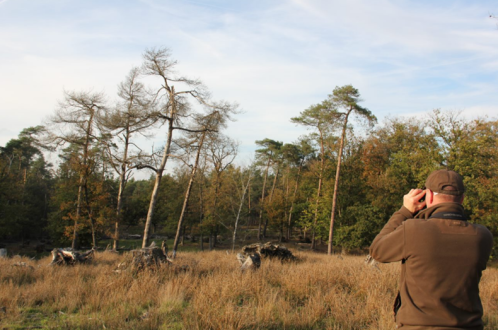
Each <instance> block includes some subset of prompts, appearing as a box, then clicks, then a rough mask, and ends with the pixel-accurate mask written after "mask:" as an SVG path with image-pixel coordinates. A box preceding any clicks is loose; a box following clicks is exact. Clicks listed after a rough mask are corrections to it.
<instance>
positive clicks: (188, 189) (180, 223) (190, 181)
mask: <svg viewBox="0 0 498 330" xmlns="http://www.w3.org/2000/svg"><path fill="white" fill-rule="evenodd" d="M206 132H207V131H204V132H202V136H201V140H200V141H199V149H198V150H197V155H196V156H195V163H194V167H193V169H192V173H191V175H190V180H189V183H188V187H187V191H186V192H185V199H184V200H183V207H182V212H181V214H180V219H179V220H178V227H177V229H176V236H175V242H174V243H173V252H172V257H173V258H175V257H176V250H177V248H178V239H179V236H180V229H181V228H182V224H183V220H184V218H185V212H186V211H187V206H188V200H189V198H190V191H191V190H192V185H193V184H194V180H195V172H196V171H197V166H198V164H199V156H200V154H201V150H202V145H203V144H204V138H205V137H206Z"/></svg>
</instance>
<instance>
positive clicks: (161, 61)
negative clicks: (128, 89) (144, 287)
mask: <svg viewBox="0 0 498 330" xmlns="http://www.w3.org/2000/svg"><path fill="white" fill-rule="evenodd" d="M176 64H177V62H176V61H174V60H172V59H171V55H170V52H169V50H168V49H166V48H162V49H150V50H147V51H146V52H145V54H144V63H143V66H142V71H143V73H144V74H146V75H150V76H155V77H158V78H160V80H161V85H160V87H159V88H158V91H157V93H156V95H155V97H156V99H158V100H160V99H162V100H164V102H163V105H162V106H161V107H160V108H161V109H160V110H159V111H158V112H157V113H156V115H157V116H158V118H160V119H161V120H163V121H165V122H167V125H168V133H167V138H166V144H165V146H164V150H163V153H162V158H161V162H160V164H159V165H158V166H151V165H146V164H139V165H138V166H137V168H149V169H151V170H153V171H154V172H155V174H156V179H155V183H154V188H153V190H152V195H151V199H150V204H149V211H148V213H147V218H146V222H145V229H144V237H143V242H142V247H146V246H147V245H148V243H149V234H150V226H151V224H152V217H153V215H154V209H155V206H156V202H157V198H158V192H159V187H160V184H161V179H162V176H163V173H164V170H165V168H166V163H167V161H168V159H169V157H170V156H171V144H172V142H173V131H174V130H182V131H191V130H189V129H188V128H187V126H186V124H185V123H184V121H185V120H187V119H188V118H192V117H193V116H195V113H194V111H193V108H192V105H191V104H190V102H189V100H190V99H194V100H196V101H198V102H199V103H200V104H201V105H202V106H204V107H207V108H210V109H215V110H217V111H218V112H219V114H220V116H221V115H222V116H221V118H223V119H224V120H226V119H227V118H229V116H228V114H229V113H230V112H232V113H233V112H234V111H235V106H233V105H229V104H227V103H219V104H217V105H215V106H212V105H210V104H209V102H208V99H209V94H208V93H207V91H206V89H205V87H204V85H203V84H202V83H201V82H200V81H198V80H191V79H187V78H185V77H181V76H177V75H176V74H175V73H174V67H175V66H176ZM172 83H178V84H181V85H183V86H186V89H185V90H182V91H177V90H176V89H175V86H173V85H172Z"/></svg>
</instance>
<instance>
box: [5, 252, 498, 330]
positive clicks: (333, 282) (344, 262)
mask: <svg viewBox="0 0 498 330" xmlns="http://www.w3.org/2000/svg"><path fill="white" fill-rule="evenodd" d="M296 254H297V256H298V257H299V259H300V261H299V262H296V263H286V264H282V263H280V262H279V261H270V260H264V261H263V263H262V265H261V268H260V269H259V270H258V271H255V272H252V271H249V272H246V273H241V272H240V270H239V265H238V262H237V261H236V259H235V255H234V254H227V253H226V252H220V251H213V252H196V253H193V252H188V253H187V252H181V253H179V254H178V257H177V258H176V260H175V265H177V266H188V267H176V266H169V267H165V268H163V269H160V270H159V271H155V272H153V271H150V272H142V273H140V274H138V275H137V274H133V273H132V272H126V271H125V272H122V273H116V272H114V271H113V270H114V269H115V268H116V267H117V265H118V264H119V263H120V262H123V261H125V260H127V255H126V254H124V255H117V254H114V253H111V252H102V253H97V255H96V259H95V260H94V262H93V263H92V264H88V265H77V266H74V267H48V266H47V265H48V264H49V263H50V258H48V257H47V258H45V259H41V260H39V261H35V260H30V259H27V258H23V259H4V260H0V288H1V290H0V308H1V307H5V310H6V312H5V313H2V312H0V324H1V325H2V326H3V327H4V328H7V329H16V328H18V329H22V328H28V327H39V328H44V329H104V328H107V329H394V324H393V320H392V309H391V306H392V302H393V299H394V296H395V294H396V291H397V289H396V288H397V281H398V275H399V265H397V264H392V265H380V270H381V271H378V270H377V269H375V268H372V267H368V266H366V265H365V264H364V263H363V257H353V256H350V257H344V258H343V259H340V258H338V257H336V256H333V257H328V256H326V255H323V254H316V253H312V252H297V253H296ZM18 261H23V262H26V263H27V264H28V265H30V266H32V267H34V269H30V268H27V267H17V266H12V264H13V263H14V262H18ZM481 292H482V293H481V296H482V299H483V305H484V308H485V316H484V319H485V321H486V322H487V323H488V324H487V329H496V328H498V270H497V269H494V268H493V269H489V270H486V271H485V272H484V275H483V279H482V283H481Z"/></svg>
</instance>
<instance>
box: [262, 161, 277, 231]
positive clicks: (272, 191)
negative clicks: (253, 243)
mask: <svg viewBox="0 0 498 330" xmlns="http://www.w3.org/2000/svg"><path fill="white" fill-rule="evenodd" d="M279 171H280V166H279V164H277V173H275V178H274V179H273V184H272V186H271V191H270V197H269V200H268V202H269V203H271V201H272V199H273V193H274V192H275V186H276V185H277V178H278V173H279ZM267 227H268V217H266V220H265V227H264V229H263V237H264V238H266V228H267Z"/></svg>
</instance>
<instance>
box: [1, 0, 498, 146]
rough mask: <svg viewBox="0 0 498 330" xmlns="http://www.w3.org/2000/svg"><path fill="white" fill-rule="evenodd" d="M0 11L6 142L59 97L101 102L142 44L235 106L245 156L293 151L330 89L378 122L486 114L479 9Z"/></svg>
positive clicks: (486, 40) (486, 51)
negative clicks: (305, 121) (266, 141)
mask: <svg viewBox="0 0 498 330" xmlns="http://www.w3.org/2000/svg"><path fill="white" fill-rule="evenodd" d="M0 4H1V5H2V12H0V47H2V49H3V50H4V51H3V52H2V53H1V54H0V77H1V79H0V90H2V91H5V92H4V93H3V94H2V97H1V98H0V112H1V116H2V119H4V120H3V121H4V122H5V121H8V122H9V124H8V127H9V129H10V130H11V131H12V134H13V136H12V137H15V136H17V134H18V132H19V131H20V130H21V129H22V128H24V127H27V126H33V125H37V124H39V123H40V121H41V120H42V118H43V117H45V116H47V115H48V114H50V113H51V112H52V111H53V109H54V108H55V106H56V104H57V100H59V99H61V97H62V91H63V89H64V88H66V89H68V90H88V89H91V88H93V89H94V90H97V91H100V90H104V91H105V92H106V94H107V95H109V96H110V98H113V97H114V94H115V86H116V85H117V84H118V83H119V82H120V81H121V80H122V79H123V78H124V76H125V75H126V74H127V72H128V70H129V69H130V68H131V67H132V66H133V65H139V64H140V61H141V58H140V55H141V52H142V51H143V50H144V49H145V48H146V47H154V46H155V47H160V46H168V47H170V48H171V50H172V53H173V57H174V58H176V59H178V60H179V65H178V70H179V71H180V72H182V73H184V74H186V75H188V76H191V77H199V78H200V79H201V80H203V81H204V82H205V83H206V85H207V86H208V87H209V88H210V89H211V91H212V93H213V97H214V98H215V99H225V100H228V101H236V102H238V103H239V104H240V105H241V108H242V109H244V110H245V114H244V115H240V116H239V119H238V121H237V122H236V123H233V124H231V126H230V128H229V129H228V132H229V134H230V135H232V136H233V137H234V138H235V139H238V140H240V141H241V143H242V148H244V150H249V149H250V148H251V146H252V147H253V148H254V140H259V139H263V138H266V137H268V138H272V139H276V140H281V141H283V142H291V141H295V140H296V139H297V138H298V135H299V134H302V133H304V130H302V129H300V128H298V127H296V126H295V125H293V124H292V123H290V118H291V117H293V116H296V115H298V114H299V112H300V111H302V110H304V109H305V108H307V107H308V106H309V105H311V104H314V103H318V102H321V101H322V100H323V99H325V98H326V97H327V94H329V93H331V92H332V90H333V88H334V87H335V86H338V85H339V86H340V85H345V84H353V85H354V86H355V87H357V88H358V89H359V90H360V92H361V94H362V96H363V98H364V99H365V102H364V103H363V105H364V106H365V107H368V108H369V109H370V110H372V111H373V112H374V113H375V114H376V115H377V117H379V119H381V120H382V118H383V116H385V115H388V114H391V115H398V114H416V113H424V112H426V111H430V110H431V109H434V108H464V109H471V110H465V111H466V112H468V113H472V112H474V113H476V114H477V113H488V114H489V113H491V112H492V111H496V108H495V107H494V104H498V95H497V94H498V93H496V84H497V82H498V64H497V63H498V62H497V61H496V56H497V55H498V48H497V47H496V45H497V44H498V31H497V30H496V29H495V26H494V24H493V22H491V21H490V20H489V19H486V16H487V13H488V10H490V9H492V6H491V5H492V4H493V3H492V2H491V1H483V2H479V3H475V2H474V3H471V4H468V3H465V2H455V3H452V4H444V5H442V4H437V3H433V2H429V1H413V0H411V1H402V2H400V1H389V0H378V1H366V0H354V1H347V2H346V1H328V0H327V1H326V0H307V1H304V0H291V1H280V2H278V3H274V2H266V1H253V2H250V3H244V2H232V1H224V0H219V1H215V2H209V4H208V3H205V2H200V1H189V2H172V1H158V0H141V1H139V2H138V3H136V2H123V4H122V5H120V6H117V5H112V4H105V3H102V2H100V1H89V2H88V3H85V4H84V5H83V4H79V3H78V4H76V3H74V2H68V3H61V2H59V1H53V0H43V1H40V2H39V3H38V2H37V3H35V4H32V3H31V2H29V4H32V5H31V6H33V8H32V11H30V12H29V13H26V12H25V11H20V10H19V9H18V8H20V7H22V6H23V5H27V4H28V1H27V0H18V1H16V2H11V1H9V2H5V1H4V2H0ZM26 8H28V9H30V8H31V7H26ZM37 11H39V13H37ZM2 18H4V19H2ZM4 126H6V125H4ZM159 134H162V133H159ZM1 142H2V141H1V140H0V143H1Z"/></svg>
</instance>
